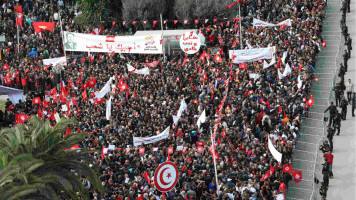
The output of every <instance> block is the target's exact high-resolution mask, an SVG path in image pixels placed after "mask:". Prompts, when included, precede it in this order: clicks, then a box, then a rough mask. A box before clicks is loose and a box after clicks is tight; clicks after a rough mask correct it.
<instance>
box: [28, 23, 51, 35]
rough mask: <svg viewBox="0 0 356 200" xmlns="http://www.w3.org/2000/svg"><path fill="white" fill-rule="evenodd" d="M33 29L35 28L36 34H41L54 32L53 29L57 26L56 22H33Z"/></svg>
mask: <svg viewBox="0 0 356 200" xmlns="http://www.w3.org/2000/svg"><path fill="white" fill-rule="evenodd" d="M32 24H33V28H35V33H36V34H37V33H39V32H42V31H51V32H53V28H54V26H55V22H32Z"/></svg>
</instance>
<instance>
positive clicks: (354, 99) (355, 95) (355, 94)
mask: <svg viewBox="0 0 356 200" xmlns="http://www.w3.org/2000/svg"><path fill="white" fill-rule="evenodd" d="M355 108H356V92H353V93H352V109H351V110H352V117H355Z"/></svg>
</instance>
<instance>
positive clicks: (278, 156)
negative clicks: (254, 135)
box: [268, 136, 282, 163]
mask: <svg viewBox="0 0 356 200" xmlns="http://www.w3.org/2000/svg"><path fill="white" fill-rule="evenodd" d="M268 149H269V151H270V152H271V154H272V156H273V158H274V159H276V160H277V161H278V162H279V163H281V162H282V154H281V153H279V152H278V151H277V149H276V148H275V147H274V146H273V144H272V141H271V139H270V138H269V136H268Z"/></svg>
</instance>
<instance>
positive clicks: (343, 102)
mask: <svg viewBox="0 0 356 200" xmlns="http://www.w3.org/2000/svg"><path fill="white" fill-rule="evenodd" d="M340 104H341V105H340V106H341V109H342V110H341V115H342V119H343V120H346V114H347V105H348V104H349V103H348V102H347V100H346V99H345V97H342V100H341V103H340Z"/></svg>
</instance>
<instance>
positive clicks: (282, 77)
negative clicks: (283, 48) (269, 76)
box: [277, 69, 285, 80]
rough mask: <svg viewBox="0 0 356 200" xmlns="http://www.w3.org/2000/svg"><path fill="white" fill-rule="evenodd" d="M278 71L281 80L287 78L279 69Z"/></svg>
mask: <svg viewBox="0 0 356 200" xmlns="http://www.w3.org/2000/svg"><path fill="white" fill-rule="evenodd" d="M277 71H278V78H279V80H282V79H284V77H285V76H283V74H282V72H281V71H279V69H278V70H277Z"/></svg>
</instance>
